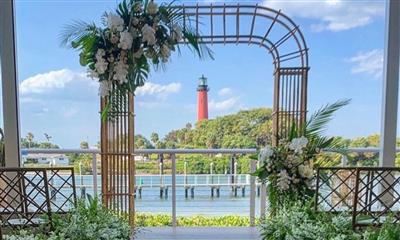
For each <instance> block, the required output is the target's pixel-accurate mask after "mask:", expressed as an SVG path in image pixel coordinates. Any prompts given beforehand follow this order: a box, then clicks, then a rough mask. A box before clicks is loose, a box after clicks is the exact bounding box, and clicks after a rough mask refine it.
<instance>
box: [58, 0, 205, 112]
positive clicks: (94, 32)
mask: <svg viewBox="0 0 400 240" xmlns="http://www.w3.org/2000/svg"><path fill="white" fill-rule="evenodd" d="M103 23H104V26H103V27H98V26H96V25H95V24H94V23H92V24H88V23H85V22H82V21H77V22H74V23H73V24H70V25H68V26H66V28H65V31H64V32H63V34H62V43H63V44H65V45H67V46H70V47H72V48H74V49H78V50H79V51H80V63H81V65H82V66H86V67H87V68H88V74H89V76H90V77H92V78H94V79H97V80H98V81H99V83H100V89H99V94H100V96H102V97H106V98H107V99H108V103H109V105H108V106H107V108H106V109H105V111H106V112H107V111H108V109H110V108H112V109H115V107H118V103H117V101H116V100H115V98H114V97H113V96H116V95H122V94H126V93H128V92H130V93H134V91H135V89H136V88H137V87H140V86H143V85H144V83H145V81H146V80H147V77H148V74H149V72H150V66H151V65H153V66H154V67H158V66H159V65H160V64H165V63H167V62H168V60H169V58H170V56H171V52H173V51H176V50H177V49H178V43H179V42H181V41H182V40H185V41H184V42H185V43H187V46H189V47H191V49H193V50H194V51H195V52H196V53H197V54H198V55H199V56H200V57H201V56H202V55H203V50H204V49H206V50H207V53H208V54H210V51H209V50H208V49H207V48H204V46H203V45H201V44H199V43H198V40H197V39H198V37H199V36H198V35H196V34H194V33H192V32H191V31H190V26H187V25H188V24H189V23H186V25H184V24H183V13H182V11H181V9H180V8H179V7H173V6H172V5H166V4H162V5H158V4H157V3H155V2H154V1H153V0H150V1H149V0H123V1H122V2H121V3H120V4H118V8H117V10H116V11H115V12H108V13H105V14H104V17H103ZM184 26H185V27H184Z"/></svg>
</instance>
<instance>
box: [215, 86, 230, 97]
mask: <svg viewBox="0 0 400 240" xmlns="http://www.w3.org/2000/svg"><path fill="white" fill-rule="evenodd" d="M232 93H233V90H232V89H231V88H228V87H227V88H222V89H221V90H219V91H218V95H220V96H229V95H232Z"/></svg>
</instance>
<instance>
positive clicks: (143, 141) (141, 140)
mask: <svg viewBox="0 0 400 240" xmlns="http://www.w3.org/2000/svg"><path fill="white" fill-rule="evenodd" d="M134 140H135V148H136V149H149V148H154V147H153V145H152V144H151V142H150V141H149V140H148V139H147V138H145V137H144V136H142V135H140V134H139V135H135V139H134Z"/></svg>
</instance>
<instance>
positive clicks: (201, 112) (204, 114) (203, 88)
mask: <svg viewBox="0 0 400 240" xmlns="http://www.w3.org/2000/svg"><path fill="white" fill-rule="evenodd" d="M208 90H209V88H208V85H207V78H205V77H204V75H202V76H201V78H199V85H198V86H197V121H201V120H203V119H208V97H207V92H208Z"/></svg>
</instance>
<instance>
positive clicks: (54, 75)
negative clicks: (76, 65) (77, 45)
mask: <svg viewBox="0 0 400 240" xmlns="http://www.w3.org/2000/svg"><path fill="white" fill-rule="evenodd" d="M73 81H91V82H94V81H92V80H90V79H89V78H88V77H87V76H86V74H85V73H83V72H74V71H71V70H69V69H61V70H55V71H50V72H46V73H41V74H37V75H35V76H32V77H29V78H27V79H25V80H23V81H22V82H21V83H20V85H19V91H20V93H21V94H22V95H26V94H31V93H33V94H42V93H49V92H52V91H54V90H60V89H64V88H65V87H66V86H67V85H68V84H70V83H72V82H73Z"/></svg>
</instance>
